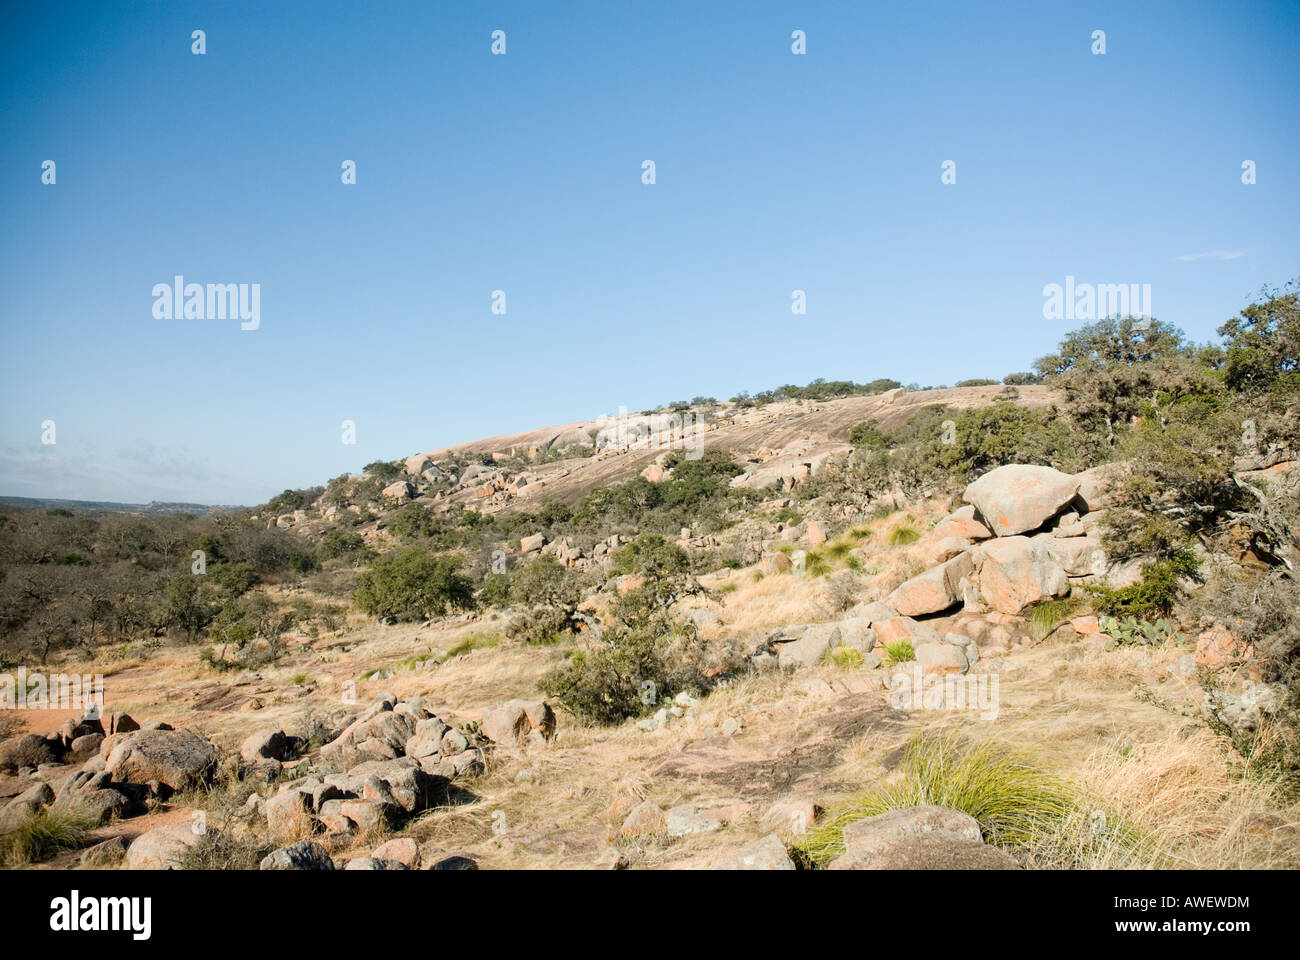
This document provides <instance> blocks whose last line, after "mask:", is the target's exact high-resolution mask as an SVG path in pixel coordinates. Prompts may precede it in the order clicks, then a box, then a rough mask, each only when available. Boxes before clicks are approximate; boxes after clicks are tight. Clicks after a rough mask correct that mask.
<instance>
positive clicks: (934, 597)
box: [885, 552, 975, 617]
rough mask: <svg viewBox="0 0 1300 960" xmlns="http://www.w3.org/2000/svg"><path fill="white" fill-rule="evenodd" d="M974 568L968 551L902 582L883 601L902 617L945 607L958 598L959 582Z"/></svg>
mask: <svg viewBox="0 0 1300 960" xmlns="http://www.w3.org/2000/svg"><path fill="white" fill-rule="evenodd" d="M974 569H975V564H974V561H973V559H972V556H971V554H970V553H969V552H966V553H960V554H958V555H957V556H955V557H953V558H952V559H951V560H947V561H945V562H944V563H941V564H939V566H937V567H932V568H931V569H929V570H927V571H925V573H922V574H918V575H917V576H915V577H913V578H912V579H911V580H908V581H907V582H906V583H903V584H902V585H901V586H899V587H898V588H897V589H896V590H894V592H893V593H891V594H890V595H889V596H888V597H886V598H885V603H886V604H887V605H888V606H890V607H892V608H893V609H894V610H897V611H898V612H899V613H901V614H902V615H903V616H905V617H919V616H924V615H925V614H927V613H938V612H939V611H941V610H947V609H948V608H949V607H951V606H953V605H954V604H956V603H958V602H960V601H961V581H962V579H963V578H965V577H969V576H970V574H971V573H972V572H973V571H974Z"/></svg>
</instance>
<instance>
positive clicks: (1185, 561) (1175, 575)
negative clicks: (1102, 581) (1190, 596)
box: [1089, 550, 1199, 620]
mask: <svg viewBox="0 0 1300 960" xmlns="http://www.w3.org/2000/svg"><path fill="white" fill-rule="evenodd" d="M1198 568H1199V565H1198V564H1197V562H1196V558H1195V557H1194V556H1193V555H1192V554H1191V552H1190V551H1187V550H1183V551H1179V552H1177V553H1175V554H1174V555H1173V556H1169V557H1165V558H1163V559H1160V560H1157V561H1155V562H1154V563H1149V564H1146V565H1144V566H1143V567H1142V582H1141V583H1135V584H1132V585H1131V586H1127V587H1121V588H1119V589H1118V590H1115V589H1112V588H1110V587H1107V586H1094V587H1090V588H1089V590H1090V591H1091V592H1092V595H1093V602H1092V605H1093V607H1094V608H1095V609H1096V610H1097V612H1098V613H1100V614H1103V615H1105V616H1111V617H1133V618H1135V619H1137V620H1154V619H1156V618H1158V617H1164V616H1168V614H1169V612H1170V611H1171V610H1173V608H1174V602H1175V601H1176V600H1177V599H1178V597H1179V593H1180V589H1179V581H1180V579H1181V578H1183V577H1192V576H1196V574H1197V571H1198Z"/></svg>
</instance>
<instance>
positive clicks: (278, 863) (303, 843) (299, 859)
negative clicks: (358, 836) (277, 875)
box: [258, 840, 334, 870]
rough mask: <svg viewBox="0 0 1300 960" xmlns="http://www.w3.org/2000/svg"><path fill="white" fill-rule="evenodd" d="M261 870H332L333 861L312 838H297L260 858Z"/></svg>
mask: <svg viewBox="0 0 1300 960" xmlns="http://www.w3.org/2000/svg"><path fill="white" fill-rule="evenodd" d="M258 868H259V869H261V870H333V869H334V861H333V860H331V859H330V855H329V854H328V853H327V852H326V850H325V848H324V847H322V846H321V845H320V844H319V843H316V842H314V841H312V840H299V841H298V842H297V843H291V844H289V846H287V847H281V848H280V849H279V850H274V851H272V852H271V853H269V854H267V855H266V856H265V857H263V858H262V862H261V864H259V867H258Z"/></svg>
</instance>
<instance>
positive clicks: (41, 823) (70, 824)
mask: <svg viewBox="0 0 1300 960" xmlns="http://www.w3.org/2000/svg"><path fill="white" fill-rule="evenodd" d="M96 822H97V818H95V817H94V816H92V815H91V814H90V813H88V812H87V811H85V810H82V809H80V808H79V807H76V806H73V805H71V804H60V805H56V806H54V807H46V808H45V809H43V810H40V811H37V812H36V813H34V814H33V815H32V816H31V817H29V818H28V819H27V820H26V822H24V823H23V825H22V826H20V827H19V828H18V829H17V830H14V831H13V832H12V833H8V834H6V835H5V836H3V837H0V863H2V864H4V865H5V866H6V867H20V866H24V865H26V864H30V863H40V862H41V861H42V860H48V859H49V858H50V857H52V856H54V855H55V854H56V853H60V852H61V851H64V850H76V849H78V848H80V847H84V846H85V845H86V837H87V834H88V832H89V830H90V829H91V828H92V827H94V826H95V824H96Z"/></svg>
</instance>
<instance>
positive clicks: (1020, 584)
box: [979, 537, 1070, 614]
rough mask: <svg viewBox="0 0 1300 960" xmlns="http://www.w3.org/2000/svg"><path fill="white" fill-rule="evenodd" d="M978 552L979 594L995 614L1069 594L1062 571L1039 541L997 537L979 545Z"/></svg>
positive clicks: (1014, 610)
mask: <svg viewBox="0 0 1300 960" xmlns="http://www.w3.org/2000/svg"><path fill="white" fill-rule="evenodd" d="M1057 542H1060V543H1064V542H1065V541H1057ZM980 551H981V553H982V555H983V559H982V563H981V566H980V570H979V590H980V594H981V596H983V598H984V601H985V602H986V603H987V604H988V605H989V606H990V607H992V608H993V609H994V610H996V611H998V612H999V613H1009V614H1017V613H1020V612H1021V611H1022V610H1024V609H1025V608H1026V607H1028V606H1030V605H1031V604H1034V603H1037V602H1038V601H1039V600H1044V599H1046V598H1048V597H1062V596H1065V594H1067V593H1069V591H1070V585H1069V581H1068V580H1067V579H1066V576H1065V570H1064V569H1062V567H1061V565H1060V564H1059V563H1057V562H1056V560H1055V558H1053V556H1052V554H1051V552H1050V551H1049V550H1048V548H1047V546H1046V544H1044V543H1043V542H1041V541H1037V540H1031V539H1030V538H1029V537H1000V538H998V539H996V540H990V541H988V542H987V543H984V544H981V545H980Z"/></svg>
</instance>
